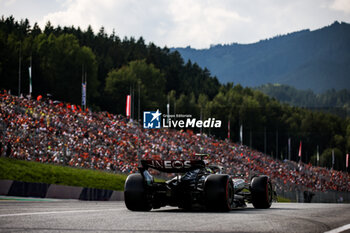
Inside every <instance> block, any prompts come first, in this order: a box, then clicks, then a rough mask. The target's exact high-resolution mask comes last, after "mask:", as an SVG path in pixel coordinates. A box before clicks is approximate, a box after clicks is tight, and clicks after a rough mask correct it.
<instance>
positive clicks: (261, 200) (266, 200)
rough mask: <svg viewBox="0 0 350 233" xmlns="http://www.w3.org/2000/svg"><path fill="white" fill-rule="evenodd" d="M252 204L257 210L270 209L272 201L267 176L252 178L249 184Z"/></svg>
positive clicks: (270, 186)
mask: <svg viewBox="0 0 350 233" xmlns="http://www.w3.org/2000/svg"><path fill="white" fill-rule="evenodd" d="M250 192H251V194H252V204H253V206H254V208H257V209H267V208H270V206H271V204H272V199H273V190H272V185H271V181H270V179H269V178H268V177H267V176H258V177H254V178H253V179H252V181H251V183H250Z"/></svg>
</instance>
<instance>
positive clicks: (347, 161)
mask: <svg viewBox="0 0 350 233" xmlns="http://www.w3.org/2000/svg"><path fill="white" fill-rule="evenodd" d="M345 165H346V168H348V167H349V154H346V162H345Z"/></svg>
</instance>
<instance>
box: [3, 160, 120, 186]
mask: <svg viewBox="0 0 350 233" xmlns="http://www.w3.org/2000/svg"><path fill="white" fill-rule="evenodd" d="M126 177H127V176H126V175H119V174H118V175H117V174H113V173H109V172H102V171H96V170H89V169H81V168H72V167H65V166H59V165H53V164H42V163H38V162H30V161H23V160H15V159H8V158H0V179H6V180H17V181H25V182H36V183H47V184H60V185H69V186H80V187H87V188H99V189H109V190H123V189H124V183H125V179H126Z"/></svg>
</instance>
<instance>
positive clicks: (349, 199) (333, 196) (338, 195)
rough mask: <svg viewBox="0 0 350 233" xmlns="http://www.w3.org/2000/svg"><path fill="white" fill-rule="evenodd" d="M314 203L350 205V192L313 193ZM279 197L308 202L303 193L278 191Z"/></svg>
mask: <svg viewBox="0 0 350 233" xmlns="http://www.w3.org/2000/svg"><path fill="white" fill-rule="evenodd" d="M311 193H312V194H313V195H312V198H311V202H312V203H350V193H349V192H337V191H326V192H311ZM277 195H279V196H281V197H284V198H287V199H290V200H291V201H294V202H307V200H305V195H304V192H303V191H300V190H295V191H285V192H284V191H278V192H277Z"/></svg>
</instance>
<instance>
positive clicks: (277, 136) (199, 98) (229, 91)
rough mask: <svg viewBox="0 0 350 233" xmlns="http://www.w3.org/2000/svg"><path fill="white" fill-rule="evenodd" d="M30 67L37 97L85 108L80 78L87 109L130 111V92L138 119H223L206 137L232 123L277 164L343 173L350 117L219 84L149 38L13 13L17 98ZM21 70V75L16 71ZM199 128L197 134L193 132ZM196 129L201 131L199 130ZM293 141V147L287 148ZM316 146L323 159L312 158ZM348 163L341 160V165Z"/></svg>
mask: <svg viewBox="0 0 350 233" xmlns="http://www.w3.org/2000/svg"><path fill="white" fill-rule="evenodd" d="M28 67H31V68H32V83H33V93H32V94H33V96H37V95H39V94H41V95H42V94H46V93H50V94H51V95H52V96H53V98H54V99H57V100H61V101H67V102H70V103H72V104H80V103H81V82H82V77H83V76H84V75H86V77H87V104H88V107H89V108H91V109H94V110H96V111H100V110H102V111H109V112H111V113H117V114H125V101H126V95H128V94H132V99H133V101H132V106H133V116H132V117H133V118H134V119H140V118H141V116H140V114H142V112H143V111H145V110H156V109H159V110H160V111H161V112H163V113H165V112H166V111H167V109H166V105H167V104H168V103H169V104H170V113H171V114H174V113H183V114H191V115H192V116H193V117H196V118H197V119H200V118H202V119H207V118H209V117H211V118H216V119H220V120H222V122H223V124H222V125H223V126H222V127H221V128H220V129H205V130H204V133H206V134H210V135H215V136H216V137H219V138H222V139H224V138H226V137H227V133H228V129H227V125H228V122H230V131H231V138H230V139H231V140H233V141H239V140H240V135H239V132H240V128H241V126H243V127H242V128H243V143H244V144H246V145H248V146H250V147H252V148H255V149H258V150H260V151H263V152H266V153H267V154H270V155H271V156H274V157H276V158H278V159H286V158H288V155H289V151H291V159H292V160H298V159H299V158H298V156H297V153H298V148H299V143H300V141H302V145H303V147H302V157H301V159H302V161H303V162H306V163H309V162H311V163H314V164H316V163H318V164H320V165H321V166H328V167H330V166H332V164H330V163H329V154H330V151H332V150H334V151H335V154H336V161H337V163H336V164H334V165H333V166H334V168H336V169H345V153H347V152H348V151H349V149H350V119H349V118H341V117H338V116H336V115H332V114H328V113H323V112H314V111H309V110H307V109H305V108H300V107H294V106H289V105H287V104H284V103H280V102H279V101H277V100H276V99H272V98H270V97H268V96H266V95H265V94H263V93H262V92H260V91H257V90H253V89H251V88H243V87H242V86H241V85H239V84H237V85H234V84H233V83H228V84H220V83H219V81H218V79H217V78H216V77H213V76H212V75H211V74H210V72H209V70H207V69H202V68H200V67H199V66H198V65H197V64H196V63H192V62H191V61H186V62H185V61H184V60H183V59H182V57H181V56H180V54H179V53H178V52H176V51H170V49H168V48H166V47H164V48H160V47H158V46H156V45H155V44H153V43H149V44H146V43H145V41H144V39H143V38H142V37H141V38H138V39H135V38H132V37H131V38H123V39H121V38H119V37H118V36H117V35H116V34H115V32H113V33H112V34H110V35H108V34H107V33H106V32H105V30H104V28H103V27H102V28H101V29H100V30H99V31H98V32H97V33H94V31H93V30H92V28H91V27H88V28H87V29H86V30H82V29H80V28H79V27H78V28H75V27H73V26H72V27H60V26H57V27H53V26H52V25H51V24H50V23H49V22H48V23H47V24H46V26H45V28H44V29H43V30H42V29H40V27H39V26H38V25H37V24H36V23H35V24H34V25H33V26H31V25H30V23H29V21H28V20H27V19H25V20H21V21H16V20H15V19H14V18H13V17H12V16H10V17H8V18H4V17H2V18H1V20H0V77H1V80H0V88H2V89H6V90H11V92H12V94H16V95H17V94H18V93H19V84H20V88H21V90H20V93H23V94H27V93H28V92H29V72H28ZM19 70H21V72H19ZM195 131H196V130H195ZM198 131H199V130H198ZM288 139H290V141H291V148H290V150H289V148H288ZM317 148H319V152H320V160H319V161H317V160H316V159H315V158H316V157H315V156H316V153H317ZM338 161H344V162H338Z"/></svg>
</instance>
